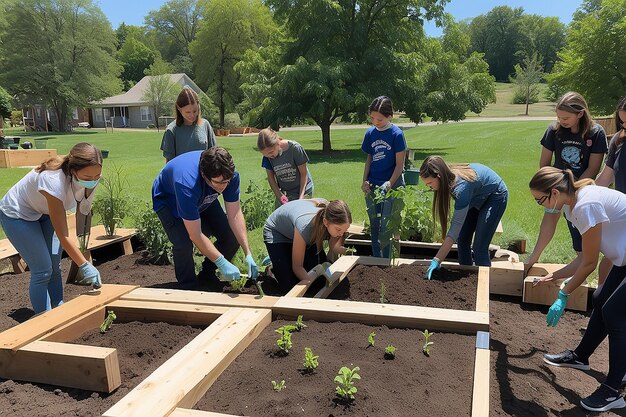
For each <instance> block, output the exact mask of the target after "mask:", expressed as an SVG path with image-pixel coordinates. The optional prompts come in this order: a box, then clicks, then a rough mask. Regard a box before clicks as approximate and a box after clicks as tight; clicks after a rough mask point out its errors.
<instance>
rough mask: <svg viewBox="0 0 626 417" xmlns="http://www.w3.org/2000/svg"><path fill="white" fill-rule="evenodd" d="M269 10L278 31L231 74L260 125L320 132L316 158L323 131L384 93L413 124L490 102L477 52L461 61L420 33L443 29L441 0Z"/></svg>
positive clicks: (281, 1)
mask: <svg viewBox="0 0 626 417" xmlns="http://www.w3.org/2000/svg"><path fill="white" fill-rule="evenodd" d="M268 3H269V6H270V8H271V9H272V10H273V11H274V16H275V19H277V21H278V22H279V23H281V24H282V27H283V28H284V32H283V33H278V34H275V35H273V36H272V37H271V40H270V42H269V44H268V46H266V47H261V48H259V49H258V50H257V51H248V53H247V54H246V58H245V59H244V60H243V61H242V62H241V63H240V64H239V65H238V66H237V69H238V70H239V71H240V72H241V73H242V75H243V77H244V79H245V82H244V84H243V85H242V89H243V91H244V93H245V96H246V97H245V101H244V106H246V107H247V108H249V109H250V115H251V118H255V119H256V121H257V122H258V124H259V125H261V126H267V125H270V124H271V125H274V126H276V125H277V124H282V125H284V124H287V125H288V124H291V123H294V122H297V121H301V120H302V119H304V118H310V119H312V120H314V121H315V123H316V124H317V125H318V126H320V128H321V129H322V143H323V150H324V151H330V150H331V149H332V146H331V142H330V125H331V123H332V122H333V121H335V120H336V119H337V118H340V117H345V118H356V119H360V120H363V119H364V117H365V115H366V112H367V106H368V105H369V103H370V101H371V100H372V99H373V98H374V97H376V96H378V95H383V94H385V95H389V96H390V97H391V98H392V99H393V101H394V103H395V107H396V108H398V109H400V110H404V111H406V112H407V115H409V116H410V117H411V119H412V120H415V121H419V120H421V118H422V116H423V114H424V113H428V115H429V116H432V117H434V118H436V119H439V120H449V119H452V118H456V119H458V118H462V117H464V113H465V112H466V111H468V110H470V109H471V110H478V111H480V110H481V109H482V107H484V105H485V104H486V103H487V102H488V101H489V100H490V99H491V98H492V97H493V80H492V79H491V77H489V75H488V74H487V72H486V71H487V65H486V64H485V63H484V61H482V59H481V57H480V55H479V54H475V55H473V56H472V57H471V58H469V59H468V60H467V62H461V59H460V58H458V57H457V56H456V54H455V53H454V52H453V51H445V50H444V49H443V47H442V46H441V43H440V41H439V40H436V39H433V40H428V39H427V38H426V36H425V35H424V31H423V28H422V20H423V19H424V18H429V19H435V18H436V19H438V20H439V21H440V22H443V20H444V19H443V6H444V4H445V1H436V0H426V1H415V0H402V1H394V2H391V1H382V2H381V1H376V0H358V1H353V2H344V1H342V2H326V1H323V0H314V1H296V2H295V3H294V2H293V1H288V0H271V1H269V2H268ZM319 16H324V24H320V22H319ZM448 61H449V62H448ZM481 63H482V64H481ZM476 73H479V74H482V75H478V76H477V77H475V76H474V74H476ZM470 75H471V76H470ZM481 83H486V84H485V85H484V86H483V85H481ZM484 91H487V95H486V96H482V95H481V93H482V92H484ZM443 106H446V107H449V109H444V108H443ZM481 106H482V107H481Z"/></svg>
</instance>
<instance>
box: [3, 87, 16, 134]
mask: <svg viewBox="0 0 626 417" xmlns="http://www.w3.org/2000/svg"><path fill="white" fill-rule="evenodd" d="M12 102H13V100H12V98H11V95H10V94H9V93H7V92H6V90H5V89H4V88H2V87H0V131H1V130H2V128H3V127H4V120H3V119H5V118H6V119H9V118H10V117H11V110H13V104H12Z"/></svg>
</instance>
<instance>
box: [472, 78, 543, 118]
mask: <svg viewBox="0 0 626 417" xmlns="http://www.w3.org/2000/svg"><path fill="white" fill-rule="evenodd" d="M546 88H547V86H546V84H540V89H541V92H540V93H539V102H538V103H535V104H531V105H530V106H529V107H528V116H536V117H539V116H550V117H551V116H554V105H555V103H554V102H551V101H547V100H546V98H545V90H546ZM514 90H515V84H513V83H496V102H495V103H491V104H488V105H487V107H486V108H485V109H484V110H483V111H482V112H481V113H480V114H476V113H472V112H468V113H467V114H466V116H467V117H513V116H524V115H525V113H526V105H525V104H512V102H511V100H512V99H513V91H514Z"/></svg>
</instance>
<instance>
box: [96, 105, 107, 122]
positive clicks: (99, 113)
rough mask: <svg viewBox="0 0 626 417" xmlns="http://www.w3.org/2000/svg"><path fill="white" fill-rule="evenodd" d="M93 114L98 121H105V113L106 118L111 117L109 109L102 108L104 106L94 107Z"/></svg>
mask: <svg viewBox="0 0 626 417" xmlns="http://www.w3.org/2000/svg"><path fill="white" fill-rule="evenodd" d="M93 114H94V116H95V120H96V122H102V121H103V118H102V116H103V115H104V119H107V120H108V118H109V109H102V108H99V109H98V108H96V109H93Z"/></svg>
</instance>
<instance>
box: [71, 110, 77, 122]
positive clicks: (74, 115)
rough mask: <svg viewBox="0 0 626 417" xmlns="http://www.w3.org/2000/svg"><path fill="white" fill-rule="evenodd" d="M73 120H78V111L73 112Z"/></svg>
mask: <svg viewBox="0 0 626 417" xmlns="http://www.w3.org/2000/svg"><path fill="white" fill-rule="evenodd" d="M72 119H74V120H78V109H74V111H73V112H72Z"/></svg>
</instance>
